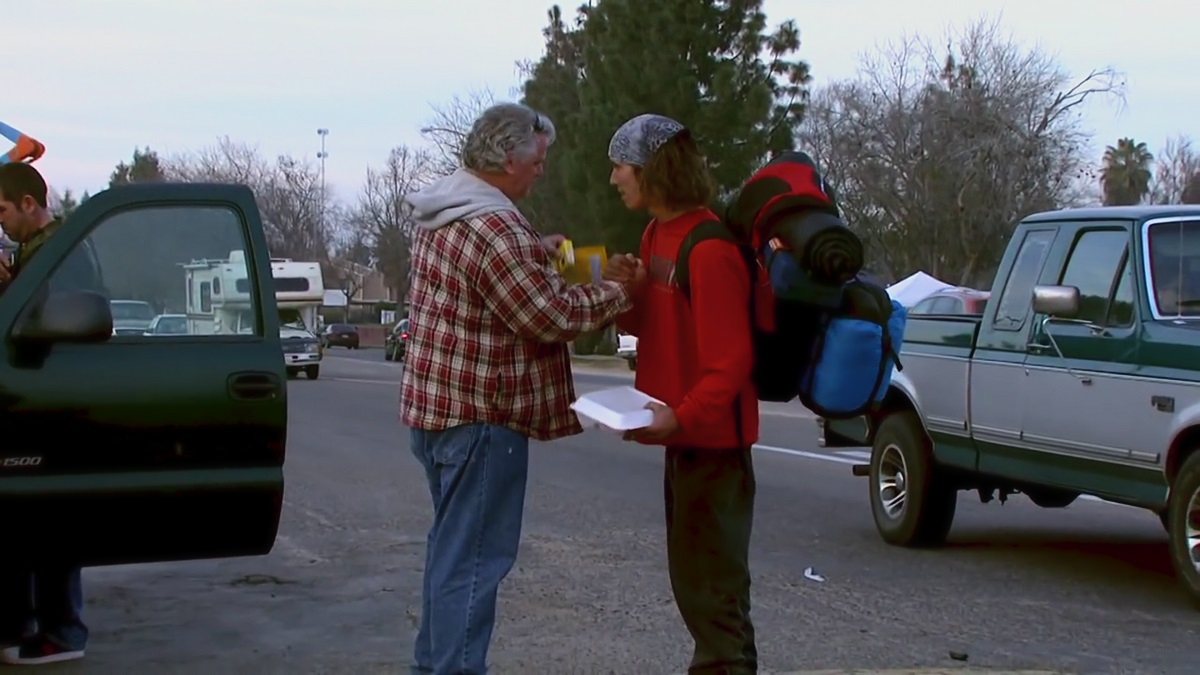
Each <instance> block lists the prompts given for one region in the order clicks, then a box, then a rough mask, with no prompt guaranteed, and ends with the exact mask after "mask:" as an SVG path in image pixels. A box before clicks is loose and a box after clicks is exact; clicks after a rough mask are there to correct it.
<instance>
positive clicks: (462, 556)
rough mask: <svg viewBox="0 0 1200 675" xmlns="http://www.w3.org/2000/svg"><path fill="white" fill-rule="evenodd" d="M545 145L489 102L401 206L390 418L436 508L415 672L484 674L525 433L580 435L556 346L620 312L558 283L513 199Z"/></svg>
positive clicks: (540, 240)
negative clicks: (433, 177) (394, 394)
mask: <svg viewBox="0 0 1200 675" xmlns="http://www.w3.org/2000/svg"><path fill="white" fill-rule="evenodd" d="M553 142H554V125H553V124H552V123H551V121H550V120H549V119H547V118H546V117H545V116H544V115H541V114H539V113H538V112H536V111H534V110H531V109H530V108H527V107H525V106H523V105H517V104H500V105H496V106H493V107H491V108H489V109H488V110H486V111H484V113H483V114H482V115H480V116H479V119H477V120H475V123H474V125H473V126H472V128H471V130H470V132H469V133H468V134H467V138H466V141H465V143H464V145H463V150H462V157H461V159H462V168H460V169H459V170H457V171H456V172H455V173H453V174H451V175H450V176H447V177H445V178H443V179H441V180H439V181H437V182H435V183H433V184H432V185H430V186H429V187H427V188H425V189H424V190H421V191H420V192H417V193H415V194H413V195H410V196H409V197H408V203H409V204H410V205H411V206H412V208H413V215H414V218H415V220H416V225H417V229H416V232H415V234H414V235H413V242H412V266H413V270H412V275H413V280H412V293H411V296H410V299H409V300H410V303H411V310H410V314H409V326H410V329H411V334H412V338H411V340H410V342H409V346H408V353H407V355H406V357H405V369H404V377H403V382H402V385H401V403H400V408H401V417H402V419H403V421H404V423H405V424H407V425H408V426H409V427H410V429H411V434H412V438H411V445H412V452H413V454H414V455H416V457H417V459H418V460H419V461H420V462H421V465H422V466H423V467H424V469H425V474H426V477H427V478H428V480H429V491H430V494H431V495H432V497H433V510H434V516H433V525H432V527H431V528H430V530H429V538H428V543H427V550H426V556H425V586H424V591H423V593H422V607H421V625H420V629H419V632H418V634H417V644H416V654H415V664H414V667H413V672H415V673H439V674H447V675H448V674H450V673H484V672H486V670H487V665H486V662H487V652H488V645H489V643H490V641H491V636H492V628H493V625H494V623H495V618H496V592H497V590H498V588H499V585H500V582H501V580H503V579H504V577H505V576H507V575H508V572H509V570H511V569H512V566H513V563H514V562H515V561H516V557H517V548H518V544H519V541H520V537H521V519H522V515H523V512H524V506H525V483H526V477H527V475H528V471H529V439H530V438H533V439H536V440H540V441H548V440H553V439H556V438H561V437H563V436H568V435H571V434H576V433H579V432H581V431H582V428H581V427H580V425H579V421H578V419H577V418H576V417H575V415H574V413H573V412H572V411H571V410H570V408H569V405H570V404H571V402H572V400H573V399H574V398H575V392H574V385H573V383H572V380H571V363H570V355H569V353H568V350H567V342H568V341H570V340H571V339H573V338H575V337H576V336H577V335H579V334H580V333H583V332H585V331H590V330H595V329H597V328H601V327H603V326H605V325H607V324H609V323H610V322H612V321H613V319H614V318H615V317H616V316H617V315H618V314H620V313H622V312H624V311H626V310H628V309H629V308H630V306H631V304H630V297H629V291H628V290H627V288H626V287H625V286H623V285H622V284H619V283H616V282H612V281H601V282H599V283H596V284H587V285H576V286H568V285H567V284H566V283H565V282H564V281H563V278H562V277H561V276H560V275H559V274H558V273H557V272H555V270H554V266H553V264H552V258H551V256H553V255H556V251H557V246H558V244H559V243H560V242H561V241H562V237H561V236H549V237H542V236H540V235H539V234H538V233H537V232H536V231H534V229H533V228H532V227H531V226H530V225H529V223H528V222H527V221H526V220H525V218H524V217H523V216H522V215H521V213H520V211H518V210H517V207H516V206H515V205H514V203H515V202H517V201H519V200H520V199H521V198H522V197H524V196H525V195H526V194H528V193H529V190H530V188H531V187H532V186H533V183H534V181H536V180H537V178H538V177H539V176H541V174H542V168H543V166H544V165H545V161H546V150H547V148H548V147H549V146H550V144H551V143H553ZM629 285H630V286H632V285H633V283H632V282H631V283H630V284H629Z"/></svg>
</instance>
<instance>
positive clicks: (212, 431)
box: [0, 183, 288, 567]
mask: <svg viewBox="0 0 1200 675" xmlns="http://www.w3.org/2000/svg"><path fill="white" fill-rule="evenodd" d="M85 237H90V238H91V240H92V241H95V242H96V246H95V250H96V251H97V255H96V256H95V258H94V259H95V260H96V264H97V265H98V267H99V268H100V276H101V277H102V278H103V280H102V282H100V283H97V285H96V289H97V290H96V291H91V290H74V288H76V287H75V286H72V289H73V290H54V288H55V284H54V278H55V275H56V274H57V273H58V272H59V271H61V270H63V269H66V267H65V266H63V265H62V262H63V260H64V259H66V258H67V256H68V255H69V254H72V252H75V251H78V250H79V249H78V246H80V245H81V242H82V241H84V239H85ZM131 242H135V243H136V246H135V247H132V248H131V246H130V244H131ZM215 242H216V246H218V247H228V248H227V249H226V250H228V249H237V250H244V251H245V258H244V260H243V261H240V262H239V265H240V266H241V267H242V269H244V270H245V271H246V275H245V278H246V284H245V286H244V290H243V291H242V292H243V293H244V295H243V297H245V298H246V299H247V301H249V302H253V303H254V305H255V306H256V307H259V308H261V311H262V313H263V315H264V316H266V317H267V318H266V320H265V321H264V322H263V326H261V327H260V328H259V330H258V332H257V334H252V335H249V336H245V337H242V336H230V335H217V334H211V333H210V334H204V335H191V336H189V338H188V339H185V340H184V339H181V340H172V339H161V340H144V341H142V344H139V345H138V346H137V347H136V348H134V349H121V348H116V346H115V345H114V344H112V343H113V342H115V341H117V340H119V339H120V338H114V337H113V335H112V331H113V325H114V323H115V322H116V319H115V315H116V314H117V313H119V312H121V311H122V310H123V308H125V307H128V306H129V305H122V304H121V303H119V302H118V303H114V304H112V305H110V303H109V301H108V300H107V297H108V296H107V293H117V294H120V293H122V292H133V291H135V290H136V291H137V292H142V293H146V294H148V295H151V294H152V295H155V296H158V297H162V298H164V299H165V300H166V301H169V302H170V303H172V304H182V303H183V302H184V299H185V297H186V296H185V292H186V290H187V289H186V287H185V286H184V285H183V284H182V283H179V281H178V278H179V277H180V274H179V272H178V267H179V264H180V261H187V260H192V259H197V258H203V257H204V256H205V255H211V254H212V251H214V250H220V248H217V249H214V243H215ZM101 244H103V245H101ZM143 246H144V247H145V248H144V249H142V248H138V247H143ZM144 251H154V252H155V254H154V255H145V254H144ZM269 278H271V267H270V252H269V251H268V248H267V240H266V237H265V235H264V233H263V225H262V220H261V216H260V214H259V210H258V207H257V206H256V204H255V198H254V193H253V192H251V190H250V189H249V188H248V187H245V186H241V185H218V184H187V183H154V184H141V185H127V186H119V187H115V188H111V189H108V190H104V191H102V192H100V193H98V194H96V195H93V196H92V197H91V198H90V199H88V200H86V201H85V202H84V203H82V204H81V205H80V206H79V208H78V209H77V210H76V211H75V212H74V213H73V214H72V216H71V217H70V218H68V219H67V220H66V221H64V223H63V224H62V226H61V227H60V228H59V229H58V231H56V232H55V233H54V234H53V235H52V236H51V237H49V238H48V239H47V240H46V242H45V244H44V245H43V246H42V248H41V250H40V251H39V252H38V254H37V256H35V257H34V258H32V259H31V260H30V261H29V263H28V264H27V265H26V267H25V268H24V269H23V271H22V272H21V274H20V275H18V276H17V277H16V278H15V279H14V280H13V281H12V283H11V284H10V285H9V286H8V288H7V289H6V290H5V292H4V293H3V294H2V295H0V331H3V334H4V335H5V336H6V337H5V340H4V341H3V342H0V352H2V353H3V358H0V382H3V383H4V396H3V397H2V398H0V428H3V429H4V432H5V438H6V440H5V442H4V443H3V444H0V513H5V514H12V517H10V518H8V519H7V520H6V523H5V536H6V537H8V538H10V539H9V540H10V541H13V542H20V544H19V545H6V546H5V547H4V558H5V561H6V562H7V563H9V564H10V565H14V566H21V565H27V564H31V563H33V562H34V558H36V559H40V560H46V559H53V560H69V561H71V562H73V563H76V564H79V565H82V566H85V567H88V566H97V565H114V564H131V563H148V562H160V561H171V560H192V559H204V558H225V557H239V556H250V555H265V554H267V553H269V552H270V551H271V549H272V548H273V546H274V542H275V535H276V533H277V530H278V526H279V516H280V509H281V506H282V503H283V489H284V475H283V464H284V456H285V447H286V440H287V421H288V404H287V396H286V391H285V386H286V384H285V382H286V380H285V376H284V366H283V363H282V362H281V360H280V358H279V350H280V345H279V335H278V332H277V326H276V325H275V318H274V317H275V312H276V302H275V295H274V293H273V292H272V290H271V288H270V286H269V285H267V286H264V285H261V284H260V283H259V280H261V279H269ZM118 297H120V296H119V295H118ZM141 312H142V310H140V309H139V310H138V313H139V314H140V313H141ZM153 318H154V314H153V313H151V314H150V315H149V316H148V317H145V323H144V324H143V326H142V331H139V333H138V335H144V330H145V328H146V324H148V323H149V322H150V320H152V319H153ZM117 382H119V383H120V384H119V386H117V385H114V383H117ZM33 439H36V441H35V440H33ZM17 514H19V515H17Z"/></svg>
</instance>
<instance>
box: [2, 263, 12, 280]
mask: <svg viewBox="0 0 1200 675" xmlns="http://www.w3.org/2000/svg"><path fill="white" fill-rule="evenodd" d="M11 266H12V263H10V262H9V260H8V258H6V257H4V256H0V284H7V283H8V282H10V281H12V269H11Z"/></svg>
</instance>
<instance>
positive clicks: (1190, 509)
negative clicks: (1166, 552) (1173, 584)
mask: <svg viewBox="0 0 1200 675" xmlns="http://www.w3.org/2000/svg"><path fill="white" fill-rule="evenodd" d="M1167 530H1168V532H1169V533H1170V537H1169V539H1170V546H1171V564H1172V565H1174V567H1175V574H1176V576H1178V577H1179V583H1181V584H1183V589H1184V590H1185V591H1187V594H1188V597H1189V598H1190V599H1191V601H1192V602H1193V603H1194V604H1195V605H1196V607H1197V608H1200V452H1193V453H1192V454H1191V456H1190V457H1188V458H1187V460H1186V461H1184V463H1183V466H1182V467H1181V468H1180V469H1179V475H1178V476H1176V477H1175V483H1174V484H1173V485H1172V486H1171V517H1170V518H1169V520H1168V522H1167Z"/></svg>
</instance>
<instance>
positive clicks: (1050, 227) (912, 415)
mask: <svg viewBox="0 0 1200 675" xmlns="http://www.w3.org/2000/svg"><path fill="white" fill-rule="evenodd" d="M992 288H993V289H995V290H994V293H993V294H992V297H990V298H989V299H988V300H987V303H986V306H985V308H984V312H983V314H982V315H981V316H972V315H960V316H948V315H946V316H942V315H938V316H928V315H926V316H923V315H920V314H916V315H913V316H911V317H910V318H909V320H908V327H907V330H906V333H905V336H904V344H903V346H902V349H901V355H900V359H901V362H902V363H903V366H904V369H903V370H902V371H899V372H897V373H896V374H895V376H894V378H893V380H892V384H891V387H890V389H889V390H888V392H887V396H886V398H885V399H884V401H883V404H882V406H881V407H880V408H879V409H878V410H877V411H875V412H873V413H872V414H870V415H868V416H866V417H864V418H857V419H852V420H831V419H822V420H820V423H821V426H822V444H823V445H825V446H827V447H838V446H854V445H868V446H870V447H871V459H870V463H869V464H866V465H859V466H856V467H855V473H856V474H857V475H860V476H868V477H869V498H870V503H871V512H872V514H873V516H874V519H875V524H876V527H877V529H878V531H879V534H880V535H881V536H882V538H883V539H884V540H885V541H887V542H888V543H891V544H896V545H900V546H919V545H936V544H940V543H941V542H942V541H943V540H944V539H945V538H946V536H947V534H948V532H949V531H950V527H951V524H952V522H953V520H954V514H955V509H956V506H957V503H958V491H960V490H974V491H977V492H978V494H979V497H980V499H981V500H982V501H984V502H985V503H986V502H989V501H992V500H993V499H994V498H996V497H999V499H1000V500H1001V501H1004V500H1005V499H1006V498H1007V497H1009V496H1010V495H1012V494H1015V493H1022V494H1024V495H1026V496H1027V497H1028V498H1029V499H1030V500H1031V501H1032V502H1033V503H1034V504H1037V505H1038V506H1042V507H1045V508H1063V507H1065V506H1067V505H1069V504H1071V503H1073V502H1074V501H1075V500H1076V499H1077V498H1079V497H1080V496H1081V495H1090V496H1092V497H1094V498H1099V499H1102V500H1107V501H1111V502H1116V503H1120V504H1126V505H1130V506H1136V507H1140V508H1144V509H1146V510H1149V511H1152V512H1153V513H1155V514H1157V515H1158V517H1159V518H1160V519H1161V521H1162V525H1163V527H1164V528H1166V530H1167V532H1168V534H1169V541H1170V545H1169V549H1170V555H1171V561H1172V563H1173V564H1174V567H1175V570H1176V573H1177V576H1178V578H1179V581H1180V583H1181V584H1182V586H1183V589H1184V590H1185V591H1186V593H1187V594H1188V595H1189V596H1190V597H1191V599H1192V600H1193V601H1195V602H1196V603H1197V605H1200V330H1198V329H1200V206H1186V205H1185V206H1153V207H1151V206H1133V207H1104V208H1091V209H1078V210H1066V211H1056V212H1050V213H1040V214H1035V215H1031V216H1029V217H1027V218H1025V219H1024V221H1023V222H1022V223H1021V224H1020V225H1019V226H1018V227H1017V229H1016V231H1015V232H1014V234H1013V237H1012V239H1011V241H1010V242H1009V246H1008V250H1007V251H1006V252H1005V254H1004V257H1003V259H1002V261H1001V264H1000V267H999V269H998V270H997V271H996V278H995V283H994V285H993V286H992Z"/></svg>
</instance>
